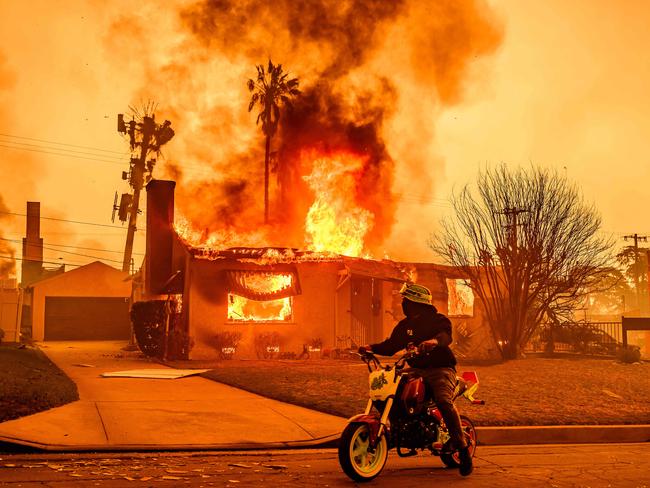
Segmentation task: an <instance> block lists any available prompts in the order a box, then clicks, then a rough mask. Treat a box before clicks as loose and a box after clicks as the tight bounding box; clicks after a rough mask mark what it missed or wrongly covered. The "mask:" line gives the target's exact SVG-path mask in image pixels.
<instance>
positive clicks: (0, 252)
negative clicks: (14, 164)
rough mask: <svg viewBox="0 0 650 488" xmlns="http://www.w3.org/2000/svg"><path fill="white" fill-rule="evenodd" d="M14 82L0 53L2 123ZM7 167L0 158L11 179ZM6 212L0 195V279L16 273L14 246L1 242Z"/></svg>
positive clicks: (4, 58)
mask: <svg viewBox="0 0 650 488" xmlns="http://www.w3.org/2000/svg"><path fill="white" fill-rule="evenodd" d="M15 81H16V78H15V76H14V74H13V73H12V72H11V71H10V70H9V68H8V67H7V66H6V57H5V55H4V53H3V52H2V51H0V122H3V121H4V119H5V117H6V116H7V106H8V105H9V103H10V96H9V94H10V91H11V90H12V89H13V86H14V84H15ZM9 165H10V161H9V160H8V158H2V159H1V160H0V170H1V171H2V174H4V175H12V178H13V175H14V173H15V171H11V168H10V166H9ZM5 183H8V179H6V178H5ZM7 190H8V188H5V186H4V185H3V186H2V188H0V191H2V192H4V191H7ZM6 212H9V209H8V208H7V206H6V205H5V203H4V199H3V195H2V194H1V193H0V256H9V258H4V259H3V258H0V279H6V278H9V277H10V276H14V275H15V272H16V262H15V261H14V260H13V259H12V258H13V257H14V256H15V251H14V246H12V245H11V243H10V242H9V241H5V240H2V239H3V238H4V235H3V233H2V230H4V229H5V228H6V225H7V222H9V221H10V220H11V219H10V216H9V215H8V214H7V213H6Z"/></svg>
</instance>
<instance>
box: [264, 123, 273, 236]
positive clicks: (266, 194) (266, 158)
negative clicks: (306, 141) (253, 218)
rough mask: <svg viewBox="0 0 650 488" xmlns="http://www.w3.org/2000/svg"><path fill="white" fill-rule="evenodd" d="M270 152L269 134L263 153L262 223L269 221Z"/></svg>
mask: <svg viewBox="0 0 650 488" xmlns="http://www.w3.org/2000/svg"><path fill="white" fill-rule="evenodd" d="M270 154H271V136H269V135H267V136H266V151H265V153H264V223H265V224H268V223H269V157H270Z"/></svg>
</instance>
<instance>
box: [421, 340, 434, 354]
mask: <svg viewBox="0 0 650 488" xmlns="http://www.w3.org/2000/svg"><path fill="white" fill-rule="evenodd" d="M437 345H438V341H436V340H435V339H433V340H431V341H424V342H422V343H420V345H419V346H418V352H419V353H420V354H426V353H427V352H429V351H431V350H432V349H433V348H434V347H436V346H437Z"/></svg>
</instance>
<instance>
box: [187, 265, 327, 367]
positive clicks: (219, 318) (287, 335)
mask: <svg viewBox="0 0 650 488" xmlns="http://www.w3.org/2000/svg"><path fill="white" fill-rule="evenodd" d="M188 266H189V268H190V272H189V274H188V276H189V277H190V280H189V281H188V285H187V289H186V290H187V291H186V294H187V295H188V296H187V298H186V299H185V302H184V303H185V305H186V306H187V310H188V314H189V316H188V324H189V334H190V337H191V339H192V341H193V343H194V345H193V348H192V350H191V351H190V358H191V359H212V358H215V357H216V355H217V354H218V351H217V349H216V348H215V346H213V345H211V342H212V340H213V338H214V336H215V335H216V334H217V333H220V332H224V331H235V332H240V333H241V334H242V339H241V341H240V343H239V346H238V348H237V353H236V357H238V358H254V357H256V356H255V348H254V341H255V336H256V335H258V334H261V333H267V332H278V333H279V335H280V337H281V342H280V351H281V352H295V353H296V354H299V353H300V352H302V348H303V344H308V343H310V342H311V341H312V340H314V339H321V341H322V343H323V347H334V345H335V343H336V310H337V308H336V307H337V306H336V298H335V297H336V286H337V282H338V265H337V264H336V263H296V265H295V267H296V268H297V270H298V276H299V280H300V286H301V289H302V294H301V295H297V296H294V297H293V320H292V322H290V323H285V322H253V323H251V322H230V321H228V319H227V315H228V303H227V301H228V290H227V285H226V283H225V274H224V271H225V270H227V269H240V268H241V267H242V266H241V264H240V263H237V262H234V261H229V260H218V261H209V260H200V259H192V260H191V261H190V264H189V265H188ZM264 270H265V271H271V270H272V268H270V267H266V268H264ZM278 271H281V270H278Z"/></svg>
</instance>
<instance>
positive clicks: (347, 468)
mask: <svg viewBox="0 0 650 488" xmlns="http://www.w3.org/2000/svg"><path fill="white" fill-rule="evenodd" d="M369 444H370V428H369V427H368V425H367V424H364V423H360V422H357V423H351V424H348V426H347V427H346V428H345V429H344V430H343V433H342V434H341V439H340V440H339V464H340V465H341V468H342V469H343V472H344V473H345V474H346V475H348V477H350V478H351V479H353V480H354V481H361V482H363V481H370V480H372V479H374V478H376V477H377V476H379V473H381V471H382V469H384V466H385V465H386V460H387V459H388V443H387V442H386V436H384V435H382V436H381V438H380V439H379V442H377V446H376V447H375V452H374V453H372V452H368V447H369Z"/></svg>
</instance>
